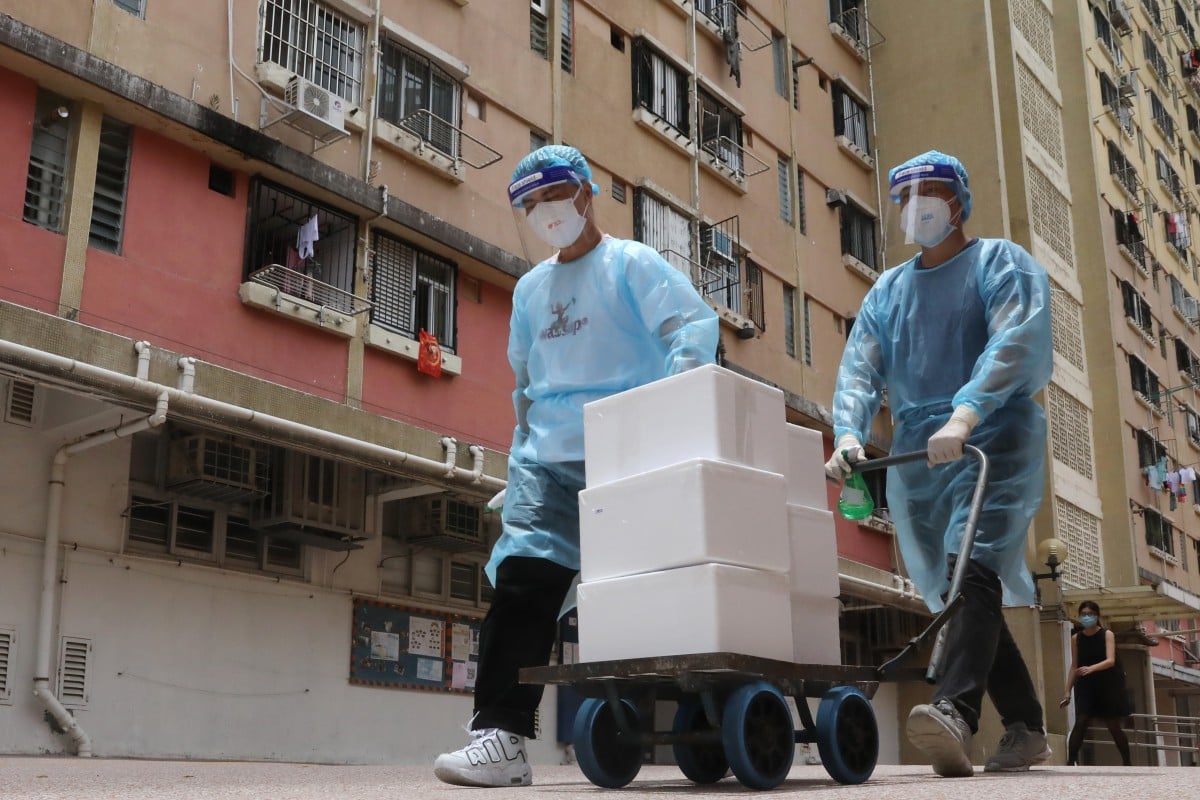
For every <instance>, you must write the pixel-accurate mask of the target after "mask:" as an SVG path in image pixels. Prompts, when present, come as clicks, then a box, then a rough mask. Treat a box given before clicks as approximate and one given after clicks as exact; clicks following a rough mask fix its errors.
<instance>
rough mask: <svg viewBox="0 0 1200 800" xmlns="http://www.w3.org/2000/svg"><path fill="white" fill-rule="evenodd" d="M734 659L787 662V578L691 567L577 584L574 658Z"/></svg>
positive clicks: (708, 566) (743, 570) (727, 568)
mask: <svg viewBox="0 0 1200 800" xmlns="http://www.w3.org/2000/svg"><path fill="white" fill-rule="evenodd" d="M688 653H742V654H745V655H750V656H759V657H762V658H774V659H778V660H780V661H790V660H791V659H792V618H791V603H790V594H789V592H788V579H787V575H785V574H783V573H781V572H764V571H762V570H756V569H746V568H745V567H732V566H729V565H728V564H698V565H696V566H692V567H680V568H679V569H668V570H663V571H661V572H647V573H643V574H641V575H628V576H626V577H624V578H609V579H607V580H602V581H591V582H584V583H581V584H579V658H580V660H581V661H609V660H613V659H620V658H649V657H653V656H677V655H686V654H688Z"/></svg>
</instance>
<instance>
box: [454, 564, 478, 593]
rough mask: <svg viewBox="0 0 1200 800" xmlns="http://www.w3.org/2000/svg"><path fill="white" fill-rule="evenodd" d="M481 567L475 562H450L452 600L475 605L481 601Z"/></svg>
mask: <svg viewBox="0 0 1200 800" xmlns="http://www.w3.org/2000/svg"><path fill="white" fill-rule="evenodd" d="M479 576H480V570H479V565H478V564H477V563H475V562H473V561H451V562H450V598H451V599H452V600H466V601H468V602H470V603H475V602H477V601H478V600H479Z"/></svg>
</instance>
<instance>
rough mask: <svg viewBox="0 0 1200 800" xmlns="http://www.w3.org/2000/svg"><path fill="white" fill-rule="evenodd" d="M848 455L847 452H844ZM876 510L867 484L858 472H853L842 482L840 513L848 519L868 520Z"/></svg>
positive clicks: (839, 503)
mask: <svg viewBox="0 0 1200 800" xmlns="http://www.w3.org/2000/svg"><path fill="white" fill-rule="evenodd" d="M842 455H843V456H845V455H846V451H845V450H843V451H842ZM874 510H875V501H874V500H872V499H871V492H870V490H868V489H867V482H866V481H865V480H863V476H862V475H861V474H860V473H858V472H851V473H850V475H849V476H848V477H847V478H846V480H845V481H843V482H842V495H841V497H839V498H838V512H839V513H840V514H841V515H842V516H843V517H845V518H846V519H853V520H859V519H866V518H867V517H869V516H871V512H872V511H874Z"/></svg>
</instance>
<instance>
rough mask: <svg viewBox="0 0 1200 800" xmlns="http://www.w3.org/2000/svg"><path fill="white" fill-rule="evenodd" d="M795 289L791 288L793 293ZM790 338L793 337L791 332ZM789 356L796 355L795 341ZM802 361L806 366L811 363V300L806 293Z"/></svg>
mask: <svg viewBox="0 0 1200 800" xmlns="http://www.w3.org/2000/svg"><path fill="white" fill-rule="evenodd" d="M794 292H795V290H793V294H794ZM792 338H795V334H794V333H793V335H792ZM788 355H790V356H793V357H794V356H795V355H796V345H795V342H793V343H792V352H790V353H788ZM804 363H805V364H806V365H807V366H810V367H811V366H812V365H813V328H812V301H811V300H810V299H809V297H808V295H804Z"/></svg>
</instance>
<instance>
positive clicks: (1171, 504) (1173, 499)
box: [1168, 494, 1177, 511]
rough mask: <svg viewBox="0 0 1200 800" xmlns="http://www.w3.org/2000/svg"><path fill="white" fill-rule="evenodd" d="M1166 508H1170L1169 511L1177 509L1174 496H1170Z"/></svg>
mask: <svg viewBox="0 0 1200 800" xmlns="http://www.w3.org/2000/svg"><path fill="white" fill-rule="evenodd" d="M1168 507H1169V508H1170V510H1171V511H1174V510H1175V509H1176V508H1177V506H1176V504H1175V495H1173V494H1172V495H1171V500H1170V503H1169V504H1168Z"/></svg>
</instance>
